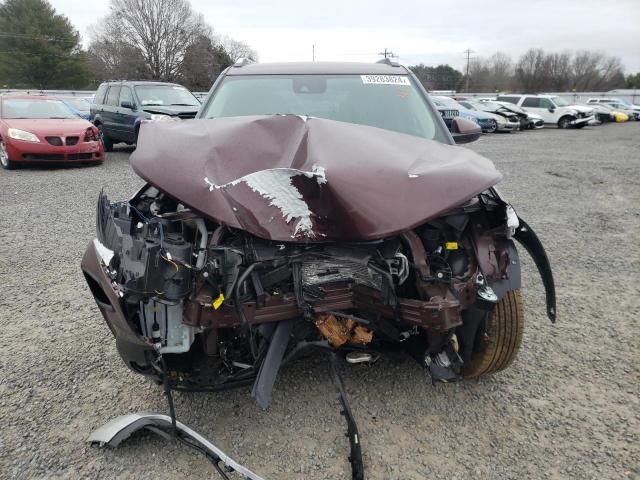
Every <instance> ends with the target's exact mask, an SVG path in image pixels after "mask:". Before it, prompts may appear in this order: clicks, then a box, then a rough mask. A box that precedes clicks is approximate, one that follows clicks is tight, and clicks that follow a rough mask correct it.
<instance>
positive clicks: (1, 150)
mask: <svg viewBox="0 0 640 480" xmlns="http://www.w3.org/2000/svg"><path fill="white" fill-rule="evenodd" d="M0 164H2V166H3V167H4V168H9V165H10V163H9V154H8V153H7V147H6V146H5V144H4V142H3V141H0Z"/></svg>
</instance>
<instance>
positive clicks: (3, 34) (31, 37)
mask: <svg viewBox="0 0 640 480" xmlns="http://www.w3.org/2000/svg"><path fill="white" fill-rule="evenodd" d="M0 37H4V38H15V39H18V40H44V41H47V42H61V43H73V44H76V43H78V41H77V40H70V39H63V38H56V37H50V36H48V35H27V34H26V33H9V32H0Z"/></svg>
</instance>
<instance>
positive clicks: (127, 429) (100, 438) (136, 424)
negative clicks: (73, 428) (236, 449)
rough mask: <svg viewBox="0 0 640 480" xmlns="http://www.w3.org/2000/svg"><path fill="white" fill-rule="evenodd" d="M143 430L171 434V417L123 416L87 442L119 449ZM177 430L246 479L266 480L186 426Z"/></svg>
mask: <svg viewBox="0 0 640 480" xmlns="http://www.w3.org/2000/svg"><path fill="white" fill-rule="evenodd" d="M154 427H155V428H154ZM143 428H146V429H148V430H149V431H152V432H154V433H158V430H159V431H161V432H170V429H171V428H172V425H171V417H169V416H168V415H162V414H160V413H147V412H140V413H131V414H128V415H122V416H120V417H116V418H114V419H113V420H110V421H109V422H107V423H106V424H104V425H103V426H101V427H99V428H97V429H96V430H94V431H93V433H91V435H90V436H89V438H88V439H87V441H88V442H89V443H91V444H97V445H99V446H101V447H102V446H105V445H107V446H109V447H112V448H115V447H117V446H118V445H120V443H122V442H123V441H124V440H126V439H127V438H129V437H130V436H131V435H132V434H133V433H135V432H137V431H138V430H142V429H143ZM176 428H177V429H178V430H180V432H181V433H182V434H183V435H185V436H188V437H190V438H191V439H192V440H195V441H196V442H198V443H199V444H200V445H202V446H203V447H204V448H205V449H206V450H208V451H209V453H211V454H214V455H215V456H217V457H218V458H220V460H221V461H222V463H224V464H225V465H227V466H228V467H230V468H232V469H233V470H235V471H236V472H238V473H239V474H240V475H242V476H243V477H244V478H247V479H250V480H264V479H263V478H262V477H261V476H260V475H257V474H255V473H253V472H252V471H251V470H249V469H248V468H246V467H243V466H242V465H240V464H239V463H237V462H236V461H235V460H233V459H232V458H231V457H229V456H228V455H227V454H226V453H224V452H223V451H222V450H220V449H219V448H218V447H216V446H215V445H214V444H213V443H211V442H210V441H209V440H207V439H206V438H204V437H203V436H202V435H200V434H199V433H198V432H196V431H194V430H192V429H190V428H189V427H187V426H186V425H185V424H183V423H181V422H178V421H176Z"/></svg>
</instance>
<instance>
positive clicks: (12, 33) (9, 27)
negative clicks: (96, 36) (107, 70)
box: [0, 0, 89, 89]
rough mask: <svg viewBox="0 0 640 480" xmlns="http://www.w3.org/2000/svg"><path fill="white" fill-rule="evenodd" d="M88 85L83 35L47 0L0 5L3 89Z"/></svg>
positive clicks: (10, 1)
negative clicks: (81, 40) (82, 42)
mask: <svg viewBox="0 0 640 480" xmlns="http://www.w3.org/2000/svg"><path fill="white" fill-rule="evenodd" d="M88 83H89V71H88V67H87V58H86V54H85V53H84V52H83V51H82V49H81V47H80V34H79V33H78V32H77V31H76V30H75V29H74V28H73V26H72V25H71V23H70V22H69V20H68V19H67V17H65V16H64V15H60V14H57V13H56V11H55V9H54V8H53V7H52V6H51V4H50V3H49V2H48V1H46V0H6V1H5V2H3V3H2V4H0V86H2V87H5V88H39V89H47V88H48V89H51V88H65V89H71V88H83V87H85V86H87V84H88Z"/></svg>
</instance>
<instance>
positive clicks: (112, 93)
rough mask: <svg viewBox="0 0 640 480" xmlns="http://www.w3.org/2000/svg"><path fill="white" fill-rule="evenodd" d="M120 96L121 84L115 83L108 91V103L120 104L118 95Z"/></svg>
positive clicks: (106, 102) (106, 101)
mask: <svg viewBox="0 0 640 480" xmlns="http://www.w3.org/2000/svg"><path fill="white" fill-rule="evenodd" d="M119 96H120V85H114V86H112V87H111V88H109V92H108V93H107V99H106V100H105V102H104V103H105V104H106V105H112V106H114V107H115V106H116V105H118V97H119Z"/></svg>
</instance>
